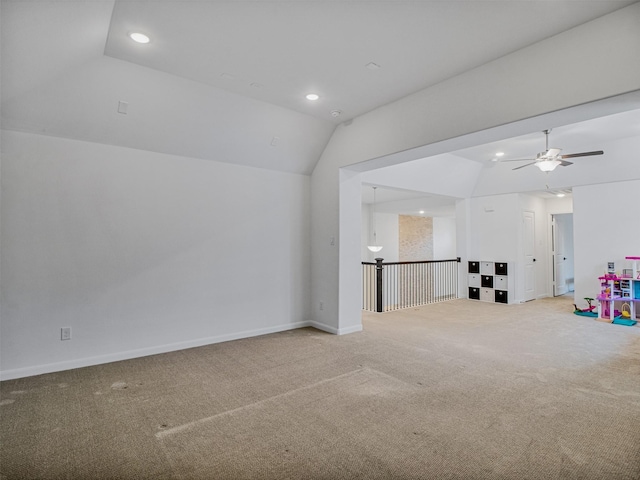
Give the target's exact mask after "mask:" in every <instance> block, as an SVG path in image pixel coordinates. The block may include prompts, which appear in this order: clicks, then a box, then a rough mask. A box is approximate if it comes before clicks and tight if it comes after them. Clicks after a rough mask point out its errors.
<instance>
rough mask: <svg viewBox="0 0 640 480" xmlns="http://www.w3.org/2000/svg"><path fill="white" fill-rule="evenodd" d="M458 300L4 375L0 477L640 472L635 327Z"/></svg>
mask: <svg viewBox="0 0 640 480" xmlns="http://www.w3.org/2000/svg"><path fill="white" fill-rule="evenodd" d="M571 303H572V301H571V299H569V298H559V299H544V300H538V301H535V302H530V303H528V304H525V305H493V304H486V303H480V302H474V301H468V300H456V301H453V302H447V303H442V304H435V305H429V306H425V307H420V308H415V309H410V310H405V311H401V312H394V313H386V314H365V317H364V327H365V331H364V332H362V333H357V334H352V335H346V336H341V337H338V336H334V335H329V334H325V333H323V332H319V331H316V330H313V329H301V330H296V331H292V332H284V333H279V334H273V335H266V336H263V337H258V338H253V339H246V340H239V341H234V342H228V343H224V344H218V345H212V346H208V347H202V348H195V349H190V350H185V351H181V352H174V353H170V354H165V355H156V356H152V357H146V358H142V359H137V360H132V361H126V362H118V363H112V364H108V365H101V366H97V367H91V368H84V369H77V370H71V371H67V372H60V373H56V374H49V375H41V376H38V377H30V378H25V379H19V380H12V381H6V382H2V384H1V385H0V393H1V396H0V414H1V426H0V434H1V437H0V440H1V441H2V448H1V454H0V455H1V456H0V461H1V463H0V477H1V478H2V479H3V480H4V479H23V478H25V479H26V478H28V479H50V478H51V479H54V478H55V479H58V478H60V479H63V478H66V479H76V478H77V479H85V478H86V479H101V478H104V479H107V478H109V479H141V478H154V479H156V478H157V479H164V478H166V479H191V478H195V479H236V478H238V479H241V478H245V479H281V478H291V479H360V478H361V479H387V478H388V479H394V478H397V479H421V478H424V479H429V478H434V479H447V478H451V479H556V478H557V479H560V478H562V479H565V478H566V479H629V480H631V479H633V480H637V479H638V478H640V328H638V327H625V326H619V325H611V324H606V323H601V322H597V321H595V320H593V319H589V318H584V317H578V316H575V315H573V314H571V311H572V305H571Z"/></svg>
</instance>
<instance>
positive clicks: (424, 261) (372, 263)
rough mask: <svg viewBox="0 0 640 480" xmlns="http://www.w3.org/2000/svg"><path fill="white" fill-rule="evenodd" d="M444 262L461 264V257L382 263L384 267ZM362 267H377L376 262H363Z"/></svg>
mask: <svg viewBox="0 0 640 480" xmlns="http://www.w3.org/2000/svg"><path fill="white" fill-rule="evenodd" d="M443 262H458V263H460V257H457V258H450V259H448V260H418V261H415V262H382V265H410V264H416V263H443ZM362 265H377V263H376V262H362Z"/></svg>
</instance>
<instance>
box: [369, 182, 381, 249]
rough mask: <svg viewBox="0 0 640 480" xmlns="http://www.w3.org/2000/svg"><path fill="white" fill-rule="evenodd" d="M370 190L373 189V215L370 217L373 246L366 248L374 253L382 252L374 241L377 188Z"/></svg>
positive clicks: (375, 240)
mask: <svg viewBox="0 0 640 480" xmlns="http://www.w3.org/2000/svg"><path fill="white" fill-rule="evenodd" d="M372 188H373V214H372V216H371V217H372V221H371V224H372V226H373V245H367V248H368V249H369V250H371V251H372V252H374V253H375V252H379V251H380V250H382V246H381V245H378V242H377V239H376V188H378V187H372Z"/></svg>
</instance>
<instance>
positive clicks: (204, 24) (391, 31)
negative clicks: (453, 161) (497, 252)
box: [105, 0, 634, 122]
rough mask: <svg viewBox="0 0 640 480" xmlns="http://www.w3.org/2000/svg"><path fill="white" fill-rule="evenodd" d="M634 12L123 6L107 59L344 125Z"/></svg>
mask: <svg viewBox="0 0 640 480" xmlns="http://www.w3.org/2000/svg"><path fill="white" fill-rule="evenodd" d="M633 1H634V0H627V1H615V0H606V1H588V2H583V1H579V2H576V1H575V0H570V1H562V0H555V1H478V0H471V1H286V2H285V1H263V2H255V1H236V2H230V1H210V2H202V1H200V2H195V1H153V2H150V1H149V2H145V1H136V2H131V1H117V2H116V3H115V8H114V11H113V16H112V18H111V23H110V26H109V37H108V39H107V42H106V48H105V54H106V55H109V56H112V57H114V58H119V59H121V60H126V61H129V62H133V63H136V64H139V65H144V66H147V67H150V68H153V69H156V70H160V71H163V72H167V73H170V74H173V75H177V76H181V77H185V78H188V79H191V80H196V81H198V82H202V83H205V84H207V85H212V86H214V87H217V88H221V89H223V90H227V91H229V92H234V93H237V94H240V95H243V96H248V97H252V98H255V99H258V100H263V101H265V102H269V103H273V104H276V105H279V106H282V107H285V108H289V109H292V110H296V111H299V112H302V113H305V114H308V115H313V116H315V117H317V118H321V119H325V120H328V121H333V122H341V121H344V120H345V119H349V118H353V117H355V116H358V115H361V114H363V113H365V112H367V111H370V110H373V109H374V108H376V107H378V106H380V105H384V104H386V103H389V102H392V101H394V100H397V99H399V98H402V97H404V96H406V95H409V94H411V93H414V92H416V91H418V90H421V89H423V88H426V87H428V86H430V85H434V84H436V83H438V82H441V81H443V80H445V79H447V78H450V77H453V76H455V75H457V74H460V73H462V72H465V71H467V70H470V69H472V68H474V67H477V66H480V65H482V64H484V63H487V62H489V61H491V60H495V59H496V58H499V57H501V56H504V55H506V54H508V53H511V52H514V51H516V50H519V49H521V48H523V47H525V46H528V45H530V44H532V43H535V42H538V41H540V40H542V39H544V38H548V37H550V36H552V35H555V34H557V33H560V32H562V31H565V30H568V29H570V28H572V27H575V26H577V25H580V24H582V23H584V22H587V21H589V20H592V19H594V18H597V17H599V16H602V15H604V14H606V13H609V12H611V11H614V10H616V9H618V8H621V7H623V6H626V5H629V4H631V3H633ZM132 31H142V32H144V33H146V34H147V35H149V36H150V37H151V39H152V41H151V42H150V43H149V44H147V45H137V44H135V43H133V42H131V40H130V39H129V38H128V36H127V34H128V33H129V32H132ZM370 63H375V64H376V65H378V66H379V67H380V68H378V69H374V70H372V69H370V68H368V67H367V65H368V64H370ZM308 92H315V93H317V94H319V95H320V100H318V101H317V102H315V103H313V104H312V103H310V102H309V101H307V100H305V98H304V95H305V94H306V93H308ZM333 110H339V111H341V112H342V114H341V115H340V117H338V118H334V117H332V116H331V111H333Z"/></svg>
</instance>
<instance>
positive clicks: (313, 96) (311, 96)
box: [306, 93, 320, 101]
mask: <svg viewBox="0 0 640 480" xmlns="http://www.w3.org/2000/svg"><path fill="white" fill-rule="evenodd" d="M319 98H320V95H318V94H316V93H307V96H306V99H307V100H312V101H314V100H318V99H319Z"/></svg>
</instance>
